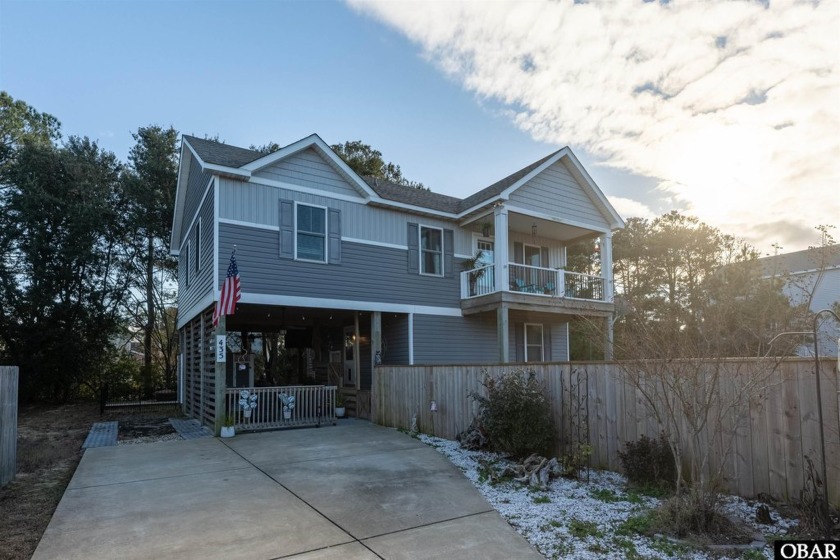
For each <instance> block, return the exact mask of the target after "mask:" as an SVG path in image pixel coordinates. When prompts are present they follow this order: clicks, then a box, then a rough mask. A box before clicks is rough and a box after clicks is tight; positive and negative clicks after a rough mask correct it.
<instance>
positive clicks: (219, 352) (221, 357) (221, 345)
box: [216, 334, 227, 362]
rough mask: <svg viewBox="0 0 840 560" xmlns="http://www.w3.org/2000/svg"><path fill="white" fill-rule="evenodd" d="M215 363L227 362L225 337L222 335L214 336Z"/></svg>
mask: <svg viewBox="0 0 840 560" xmlns="http://www.w3.org/2000/svg"><path fill="white" fill-rule="evenodd" d="M216 361H217V362H225V361H227V336H225V335H223V334H217V335H216Z"/></svg>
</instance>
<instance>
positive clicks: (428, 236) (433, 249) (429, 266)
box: [420, 226, 443, 276]
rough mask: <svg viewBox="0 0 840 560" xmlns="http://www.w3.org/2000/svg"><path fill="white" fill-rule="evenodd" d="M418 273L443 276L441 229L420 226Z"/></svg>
mask: <svg viewBox="0 0 840 560" xmlns="http://www.w3.org/2000/svg"><path fill="white" fill-rule="evenodd" d="M420 274H431V275H433V276H443V230H442V229H440V228H434V227H428V226H420Z"/></svg>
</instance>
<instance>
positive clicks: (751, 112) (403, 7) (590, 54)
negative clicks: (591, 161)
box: [350, 0, 840, 249]
mask: <svg viewBox="0 0 840 560" xmlns="http://www.w3.org/2000/svg"><path fill="white" fill-rule="evenodd" d="M350 4H351V5H352V6H353V7H355V8H356V9H357V10H359V11H361V12H364V13H368V14H371V15H373V16H374V17H376V18H378V19H380V20H382V21H384V22H386V23H388V24H390V25H392V26H394V27H396V28H397V29H399V30H401V31H402V32H403V33H404V34H405V35H406V36H408V37H409V38H410V39H411V40H413V41H415V42H417V43H418V44H419V45H421V47H422V49H423V53H424V56H426V57H427V58H428V59H429V60H430V61H432V62H433V63H434V64H436V65H437V66H438V67H439V68H440V69H441V70H443V71H444V72H446V73H447V74H449V75H451V76H452V77H453V78H455V79H457V80H459V81H460V82H461V83H462V84H463V86H464V87H466V88H467V89H469V90H471V91H473V92H475V93H476V94H477V95H478V96H480V97H484V98H489V99H494V100H497V101H499V102H501V103H503V104H505V105H507V106H508V108H509V109H511V110H512V112H513V117H512V118H513V120H514V122H515V123H516V124H517V125H518V126H519V127H521V128H522V129H523V130H525V131H527V132H529V133H530V134H531V135H532V137H533V138H535V139H536V140H541V141H547V142H551V143H556V144H559V145H564V144H571V145H573V146H578V147H581V148H583V149H585V150H586V151H587V152H589V153H590V154H592V155H593V156H595V157H596V158H597V159H598V160H600V161H602V162H603V163H605V164H606V165H611V166H615V167H619V168H623V169H626V170H629V171H632V172H634V173H637V174H640V175H645V176H649V177H654V178H656V179H658V180H659V181H660V191H661V193H662V194H663V196H670V197H673V198H674V200H676V201H679V202H680V203H682V204H684V205H685V206H686V207H687V208H688V209H689V211H690V212H692V213H694V214H696V215H697V216H698V217H700V218H701V219H702V220H704V221H706V222H708V223H710V224H713V225H715V226H718V227H720V228H722V229H723V230H724V231H726V232H727V233H735V234H738V235H742V236H744V237H747V238H748V239H750V240H751V241H753V242H754V243H757V244H758V245H759V246H762V247H767V246H769V244H770V243H772V242H774V241H781V242H782V244H784V245H785V246H786V247H789V248H790V249H794V248H802V247H804V245H807V244H808V243H809V242H814V239H813V238H810V237H809V238H807V239H805V238H804V237H808V236H807V235H805V236H804V237H803V234H802V232H803V231H805V232H807V231H810V230H811V229H812V226H814V225H816V224H820V223H825V224H831V223H837V222H838V216H840V78H838V66H840V64H838V62H840V60H839V59H840V54H838V53H840V33H839V32H838V29H840V1H838V0H830V1H827V2H822V3H817V2H813V3H811V2H795V1H792V0H786V1H782V2H776V1H771V2H769V5H767V6H765V5H764V3H762V2H747V1H740V2H738V1H735V2H733V1H730V0H713V1H704V2H696V1H693V0H692V1H688V2H681V1H679V0H674V1H672V2H668V3H664V4H660V3H658V2H647V3H645V2H630V1H617V2H608V3H596V2H591V3H585V4H573V3H572V2H570V1H567V0H560V1H548V0H543V1H531V2H503V1H496V2H392V1H388V0H379V1H361V0H350ZM651 205H652V204H651ZM625 215H626V214H625ZM774 224H779V227H778V228H774V227H773V225H774ZM791 224H798V225H799V226H801V227H795V228H791V227H790V226H791ZM768 232H770V233H768ZM773 232H778V234H779V237H773ZM792 232H799V233H792Z"/></svg>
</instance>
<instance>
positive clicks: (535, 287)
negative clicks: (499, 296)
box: [461, 263, 606, 301]
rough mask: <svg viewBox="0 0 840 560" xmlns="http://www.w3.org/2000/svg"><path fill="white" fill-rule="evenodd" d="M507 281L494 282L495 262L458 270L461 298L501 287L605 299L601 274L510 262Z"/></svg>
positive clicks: (599, 299) (553, 294) (571, 296)
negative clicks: (508, 281)
mask: <svg viewBox="0 0 840 560" xmlns="http://www.w3.org/2000/svg"><path fill="white" fill-rule="evenodd" d="M509 269H510V283H509V284H508V285H507V286H496V285H495V276H496V275H495V272H494V270H495V266H494V265H492V264H491V265H487V266H483V267H480V268H476V269H473V270H465V271H464V272H462V273H461V299H467V298H473V297H479V296H483V295H487V294H491V293H494V292H498V291H501V290H505V291H510V292H519V293H526V294H534V295H541V296H554V297H565V298H571V299H587V300H594V301H605V297H606V293H605V291H604V279H603V278H601V277H600V276H593V275H591V274H582V273H580V272H570V271H566V270H562V269H554V268H544V267H540V266H530V265H526V264H518V263H509Z"/></svg>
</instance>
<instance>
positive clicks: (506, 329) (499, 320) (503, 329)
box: [496, 305, 510, 364]
mask: <svg viewBox="0 0 840 560" xmlns="http://www.w3.org/2000/svg"><path fill="white" fill-rule="evenodd" d="M496 333H497V336H498V337H499V361H500V362H501V363H503V364H507V363H509V362H510V323H509V321H508V308H507V307H505V306H504V305H502V306H500V307H499V308H498V309H496Z"/></svg>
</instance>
